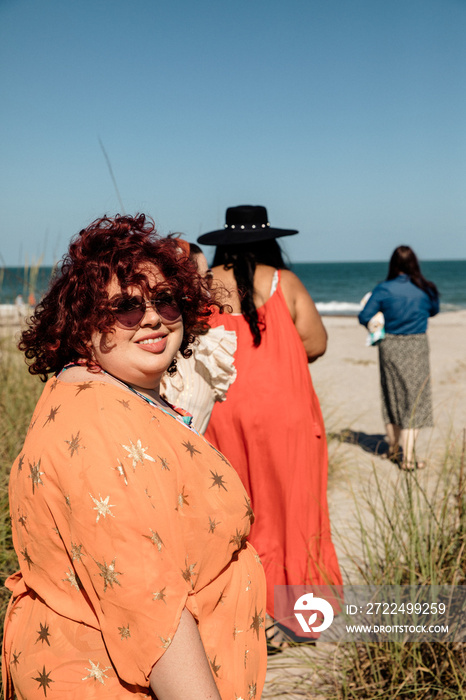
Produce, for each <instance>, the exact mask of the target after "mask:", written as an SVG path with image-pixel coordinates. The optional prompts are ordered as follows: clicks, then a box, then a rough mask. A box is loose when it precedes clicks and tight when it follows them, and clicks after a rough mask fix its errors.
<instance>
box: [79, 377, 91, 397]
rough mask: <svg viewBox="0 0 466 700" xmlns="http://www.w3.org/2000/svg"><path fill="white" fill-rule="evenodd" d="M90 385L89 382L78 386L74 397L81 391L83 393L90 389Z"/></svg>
mask: <svg viewBox="0 0 466 700" xmlns="http://www.w3.org/2000/svg"><path fill="white" fill-rule="evenodd" d="M91 385H92V382H91V381H87V382H83V383H82V384H78V390H77V392H76V394H75V396H77V395H78V394H80V393H81V392H82V391H85V390H86V389H90V388H91Z"/></svg>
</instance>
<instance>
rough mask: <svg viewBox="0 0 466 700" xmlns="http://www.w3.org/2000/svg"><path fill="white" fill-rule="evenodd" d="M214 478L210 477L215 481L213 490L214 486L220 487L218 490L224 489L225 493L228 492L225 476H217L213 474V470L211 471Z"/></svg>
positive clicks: (215, 473)
mask: <svg viewBox="0 0 466 700" xmlns="http://www.w3.org/2000/svg"><path fill="white" fill-rule="evenodd" d="M209 471H210V473H211V474H212V476H211V477H210V478H211V479H213V484H212V486H211V487H210V488H213V487H214V486H218V488H219V489H220V488H222V489H223V490H224V491H227V490H228V489H227V488H226V486H225V484H224V483H223V474H217V472H213V471H212V469H210V470H209Z"/></svg>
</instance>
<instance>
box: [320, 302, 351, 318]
mask: <svg viewBox="0 0 466 700" xmlns="http://www.w3.org/2000/svg"><path fill="white" fill-rule="evenodd" d="M316 307H317V311H318V312H319V313H320V314H321V315H322V316H357V315H358V314H359V312H360V311H361V308H362V307H361V304H355V303H352V302H349V301H318V302H317V303H316Z"/></svg>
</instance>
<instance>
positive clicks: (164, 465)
mask: <svg viewBox="0 0 466 700" xmlns="http://www.w3.org/2000/svg"><path fill="white" fill-rule="evenodd" d="M157 456H158V458H159V459H160V461H161V463H162V469H166V470H167V471H168V472H169V471H170V467H169V466H168V460H166V459H165V457H161V456H160V455H157Z"/></svg>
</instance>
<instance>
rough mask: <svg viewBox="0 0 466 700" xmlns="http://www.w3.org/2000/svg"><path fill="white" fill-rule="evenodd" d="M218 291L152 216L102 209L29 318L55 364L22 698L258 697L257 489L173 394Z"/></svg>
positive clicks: (17, 579) (31, 512) (39, 358)
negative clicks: (180, 357) (173, 382)
mask: <svg viewBox="0 0 466 700" xmlns="http://www.w3.org/2000/svg"><path fill="white" fill-rule="evenodd" d="M211 303H213V300H212V297H210V296H209V293H208V290H207V288H206V287H205V286H204V283H203V281H202V278H200V277H199V276H198V275H197V273H196V271H195V268H194V267H193V266H192V264H191V263H190V262H189V260H188V258H187V257H185V256H182V255H180V253H179V249H177V247H176V245H175V243H174V242H173V241H170V240H167V239H160V238H158V236H157V235H156V234H155V232H154V227H153V225H152V224H151V223H150V222H149V221H147V220H146V219H145V217H144V216H142V215H141V216H138V217H136V218H132V217H116V218H115V219H101V220H99V221H97V222H95V223H94V224H92V225H91V226H90V227H88V228H87V229H85V230H84V231H81V233H80V234H79V236H78V237H77V239H76V240H75V241H74V242H73V243H72V244H71V246H70V250H69V253H68V256H67V257H66V259H65V260H64V262H63V265H62V268H61V272H60V273H59V276H58V277H57V278H56V279H55V280H54V281H53V283H52V286H51V289H50V291H49V292H48V294H47V295H46V296H45V298H44V299H43V300H42V301H41V303H40V304H39V306H38V307H37V308H36V311H35V315H34V317H33V320H32V325H31V327H30V328H29V330H27V331H25V332H24V333H23V335H22V340H21V343H20V346H21V348H22V349H23V350H24V351H25V352H26V356H27V357H28V358H29V359H30V360H33V362H32V364H31V367H30V369H31V371H32V372H33V373H35V374H39V375H41V376H42V377H46V376H47V375H48V374H49V373H51V374H53V376H52V377H51V378H50V379H49V380H48V382H47V384H46V385H45V388H44V391H43V394H42V396H41V398H40V400H39V402H38V404H37V406H36V409H35V411H34V415H33V417H32V421H31V425H30V428H29V432H28V434H27V437H26V440H25V443H24V446H23V448H22V450H21V452H20V454H19V455H18V458H17V460H16V462H15V464H14V465H13V468H12V472H11V482H10V508H11V519H12V527H13V540H14V545H15V549H16V553H17V555H18V559H19V562H20V567H21V570H20V572H18V573H17V574H15V575H13V576H11V577H10V579H9V580H8V582H7V586H8V587H9V588H10V590H11V591H12V594H13V595H12V599H11V602H10V606H9V610H8V613H7V616H6V624H5V635H4V650H3V661H4V674H5V677H4V680H5V687H6V698H7V699H8V700H10V699H12V698H13V697H14V694H16V697H17V698H18V699H19V700H26V699H27V700H34V699H36V698H41V699H43V698H44V697H46V698H47V699H49V700H53V698H57V700H62V699H63V698H67V699H71V700H72V699H76V700H77V699H78V698H79V699H80V700H81V699H84V700H87V699H88V698H106V699H107V698H108V699H109V700H110V698H111V699H112V700H115V699H116V700H123V699H127V698H131V697H133V698H155V697H157V698H158V700H172V699H175V698H177V699H180V700H181V699H183V700H206V699H211V700H219V699H220V698H222V699H224V700H231V699H233V698H235V697H237V698H239V697H243V698H259V697H260V694H261V688H262V685H263V682H264V677H265V665H266V653H265V638H264V617H265V579H264V576H263V571H262V567H261V564H260V562H259V558H258V556H257V554H256V552H255V551H254V550H253V548H252V547H251V545H249V544H248V543H246V537H247V535H248V533H249V528H250V521H251V519H252V511H251V506H250V502H249V499H248V497H247V495H246V492H245V490H244V488H243V487H242V485H241V482H240V480H239V479H238V476H237V474H236V472H235V470H234V469H233V468H232V467H231V466H230V464H229V463H228V461H227V460H226V458H225V457H223V455H221V454H220V453H219V452H218V451H217V450H216V449H214V448H213V447H212V446H211V445H210V444H209V443H208V442H206V440H205V439H204V438H203V437H202V436H200V435H199V434H198V433H197V432H196V431H195V430H194V429H192V428H191V427H190V426H189V419H188V418H187V417H186V416H183V415H182V413H180V412H179V411H177V410H175V409H174V408H173V407H172V406H170V405H169V404H167V403H166V402H165V401H163V400H162V399H161V398H160V394H159V385H160V379H161V376H162V374H163V373H164V372H165V371H167V369H168V370H169V371H171V370H172V369H173V366H174V365H173V358H174V357H175V355H176V353H177V351H178V349H180V350H181V352H182V353H184V354H188V347H189V344H190V342H192V340H193V338H194V337H195V336H196V334H197V333H198V332H199V330H201V328H202V326H203V322H202V318H203V317H204V318H205V317H206V315H207V314H208V310H207V308H208V305H209V304H211ZM200 319H201V321H200Z"/></svg>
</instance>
